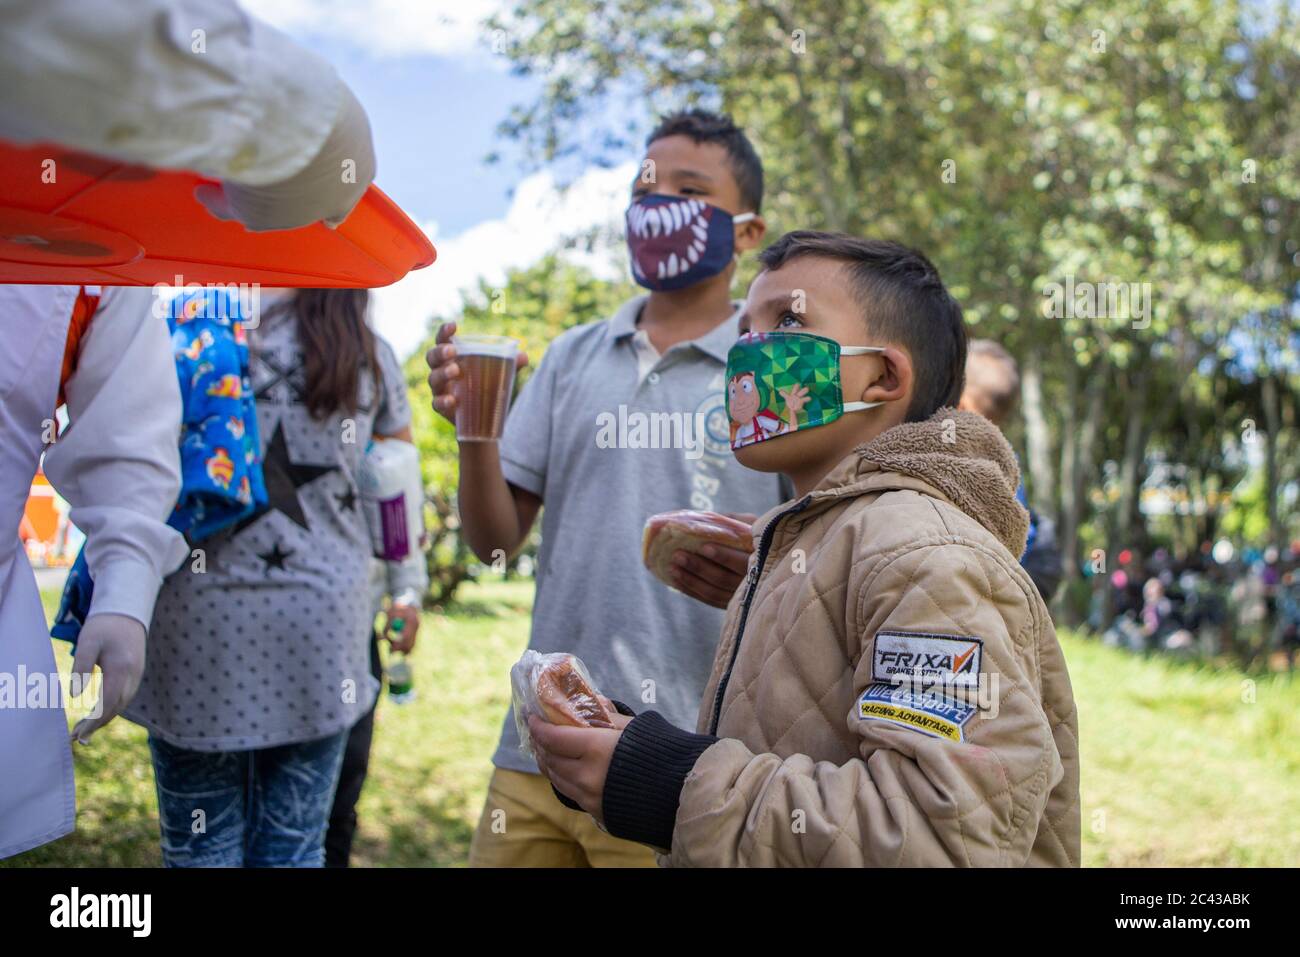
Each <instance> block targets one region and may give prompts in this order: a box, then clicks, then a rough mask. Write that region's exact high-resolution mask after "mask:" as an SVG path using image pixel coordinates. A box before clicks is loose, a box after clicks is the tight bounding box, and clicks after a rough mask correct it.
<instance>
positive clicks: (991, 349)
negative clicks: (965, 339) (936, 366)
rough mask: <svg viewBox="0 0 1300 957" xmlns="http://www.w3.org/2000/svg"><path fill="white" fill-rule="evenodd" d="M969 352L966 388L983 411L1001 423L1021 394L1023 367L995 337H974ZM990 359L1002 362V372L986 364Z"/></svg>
mask: <svg viewBox="0 0 1300 957" xmlns="http://www.w3.org/2000/svg"><path fill="white" fill-rule="evenodd" d="M966 353H967V355H966V391H967V392H968V393H971V396H969V397H968V398H974V399H975V400H976V405H978V406H979V411H980V413H981V414H982V415H983V416H984V417H985V418H986V419H989V420H991V421H992V422H993V423H994V424H995V425H999V426H1000V425H1001V424H1002V423H1003V422H1005V421H1006V420H1007V419H1008V418H1010V416H1011V413H1012V412H1014V411H1015V409H1016V402H1017V400H1019V398H1020V368H1019V367H1018V366H1017V365H1016V360H1015V357H1014V356H1012V355H1011V353H1010V352H1007V350H1006V349H1004V348H1003V347H1002V346H1001V345H999V344H998V343H996V342H994V341H993V340H992V339H972V340H971V341H970V344H969V345H968V346H967V347H966ZM976 359H981V360H984V362H983V363H979V362H975V361H974V360H976ZM988 362H993V363H996V364H997V365H998V366H1000V367H1001V370H1002V371H1001V374H1000V375H999V374H998V373H997V372H995V371H993V370H991V369H988V368H984V364H986V363H988Z"/></svg>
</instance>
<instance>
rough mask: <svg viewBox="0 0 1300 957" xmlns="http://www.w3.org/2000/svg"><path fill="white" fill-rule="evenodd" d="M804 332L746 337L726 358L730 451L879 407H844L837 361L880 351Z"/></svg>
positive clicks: (846, 404)
mask: <svg viewBox="0 0 1300 957" xmlns="http://www.w3.org/2000/svg"><path fill="white" fill-rule="evenodd" d="M884 351H885V350H884V349H883V348H882V347H880V346H841V345H840V344H839V343H838V342H836V341H835V340H834V339H827V338H825V337H824V336H815V335H813V334H812V333H808V332H751V333H749V334H747V335H743V336H741V337H740V338H739V339H738V340H737V341H736V344H735V345H734V346H732V347H731V351H730V352H729V353H728V354H727V393H726V403H727V416H728V417H729V418H730V419H731V448H732V449H733V450H735V449H742V448H744V447H745V446H746V445H753V444H754V443H755V442H762V441H764V440H766V439H771V438H775V437H777V436H779V435H786V434H788V433H790V432H796V431H798V430H799V429H811V428H813V427H815V426H818V425H827V424H828V423H831V422H834V421H835V420H836V419H838V418H840V416H842V415H844V413H846V412H860V411H862V410H863V409H872V408H875V407H876V406H878V405H883V404H884V403H881V402H845V401H844V393H843V390H842V388H841V386H840V357H841V356H857V355H865V354H867V353H870V352H884Z"/></svg>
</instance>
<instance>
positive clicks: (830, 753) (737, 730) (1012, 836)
mask: <svg viewBox="0 0 1300 957" xmlns="http://www.w3.org/2000/svg"><path fill="white" fill-rule="evenodd" d="M1018 482H1019V470H1018V468H1017V465H1016V460H1015V456H1014V454H1013V453H1012V451H1011V448H1010V446H1008V444H1007V442H1006V440H1005V439H1004V438H1003V437H1002V434H1001V433H1000V432H999V431H998V430H997V429H996V428H995V427H994V426H992V425H990V424H989V423H988V422H987V421H985V420H984V419H983V418H981V417H979V416H977V415H974V414H971V413H966V412H957V411H954V410H951V409H945V410H942V411H940V412H939V413H938V414H936V415H935V416H934V417H933V418H931V419H929V420H928V421H926V422H923V423H910V424H905V425H901V426H898V427H897V428H894V429H891V430H890V431H888V432H886V433H884V434H883V435H881V436H879V437H877V438H876V439H875V440H873V441H872V442H870V443H868V444H866V445H864V446H862V447H860V448H859V449H857V450H856V451H855V452H854V453H853V454H852V455H851V456H849V457H848V458H846V459H845V460H844V461H843V462H842V463H840V465H839V466H837V467H836V469H835V470H834V471H833V472H832V473H831V474H830V475H829V476H828V477H827V478H826V479H825V481H823V482H822V484H821V485H820V486H819V487H818V488H817V489H816V490H815V491H814V492H812V493H811V494H810V495H808V496H805V497H804V499H802V500H800V501H798V502H795V503H792V504H787V505H785V506H782V507H780V508H777V509H774V510H773V511H772V512H769V513H768V514H767V515H765V516H763V517H762V518H761V519H759V521H758V522H757V523H756V525H755V540H756V541H758V542H759V546H758V548H757V549H756V551H755V554H754V556H753V558H752V559H751V564H750V577H749V581H748V583H747V584H746V586H744V587H742V588H740V589H739V590H738V592H737V594H736V596H735V597H734V598H733V599H732V602H731V606H730V608H729V610H728V614H727V619H726V624H725V625H724V629H723V635H722V640H721V642H720V644H719V647H718V652H717V657H716V658H715V660H714V665H713V673H712V677H711V678H710V680H709V684H708V687H707V689H706V691H705V695H704V701H703V703H702V706H701V712H700V719H699V725H698V730H699V731H700V732H705V733H709V734H714V735H717V736H718V737H719V738H720V739H721V740H719V741H718V742H717V743H715V744H712V745H711V746H709V747H708V750H706V751H704V753H703V754H702V755H701V756H700V757H699V759H698V760H697V761H696V762H695V764H694V766H693V768H692V769H691V771H690V772H689V774H687V775H686V778H685V783H684V785H683V787H682V790H681V794H680V803H679V806H678V810H677V816H676V823H675V826H674V829H673V838H672V849H671V854H670V855H669V856H668V859H667V860H666V861H665V863H671V864H673V865H677V866H682V865H698V866H735V865H768V866H771V865H793V866H861V865H868V866H871V865H886V866H888V865H905V866H908V865H922V866H928V865H975V866H990V865H993V866H996V865H1024V864H1030V865H1052V866H1077V865H1078V864H1079V747H1078V724H1077V720H1076V715H1075V707H1074V697H1073V694H1072V692H1071V690H1070V678H1069V674H1068V673H1067V670H1066V666H1065V659H1064V657H1063V656H1062V653H1061V648H1060V645H1059V644H1058V643H1057V640H1056V633H1055V631H1054V629H1053V626H1052V622H1051V619H1050V617H1049V616H1048V612H1047V608H1046V607H1045V606H1044V605H1043V602H1042V599H1041V598H1040V597H1039V595H1038V592H1037V590H1036V589H1035V588H1034V585H1033V583H1032V582H1031V581H1030V579H1029V576H1028V575H1026V574H1025V572H1024V571H1023V570H1022V569H1021V567H1020V565H1019V563H1018V562H1017V556H1019V555H1020V554H1021V552H1022V551H1023V550H1024V545H1025V536H1026V530H1027V527H1028V515H1027V513H1026V512H1025V510H1024V509H1023V508H1022V507H1021V506H1020V505H1019V504H1018V503H1017V502H1016V500H1015V490H1016V486H1017V484H1018ZM759 530H762V532H761V535H760V531H759ZM918 666H919V670H918ZM976 676H978V677H976ZM719 691H720V693H719ZM954 701H955V702H957V703H958V704H960V705H961V707H954V705H953V702H954ZM967 706H969V707H967Z"/></svg>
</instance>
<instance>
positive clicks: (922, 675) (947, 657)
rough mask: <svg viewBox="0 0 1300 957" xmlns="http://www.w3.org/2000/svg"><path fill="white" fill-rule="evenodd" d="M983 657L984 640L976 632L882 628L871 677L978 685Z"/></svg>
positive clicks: (927, 683) (873, 651)
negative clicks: (969, 633)
mask: <svg viewBox="0 0 1300 957" xmlns="http://www.w3.org/2000/svg"><path fill="white" fill-rule="evenodd" d="M983 657H984V642H983V640H982V639H979V638H976V637H974V636H973V635H938V634H928V633H926V632H911V631H878V632H876V639H875V642H874V645H873V647H872V649H871V680H872V681H888V682H892V683H893V684H895V685H899V684H918V685H922V686H924V687H931V686H935V685H942V686H947V687H952V688H976V687H978V686H979V678H980V666H981V664H982V663H983V662H982V660H981V659H982V658H983Z"/></svg>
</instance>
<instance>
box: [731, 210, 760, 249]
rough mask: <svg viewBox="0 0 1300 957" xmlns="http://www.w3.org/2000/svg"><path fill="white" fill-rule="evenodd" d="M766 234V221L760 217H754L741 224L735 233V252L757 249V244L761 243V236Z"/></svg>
mask: <svg viewBox="0 0 1300 957" xmlns="http://www.w3.org/2000/svg"><path fill="white" fill-rule="evenodd" d="M766 232H767V221H766V220H764V219H763V217H762V216H755V217H754V218H753V219H751V220H749V221H747V222H744V223H741V224H740V228H739V229H738V230H737V231H736V250H737V252H745V251H746V250H750V249H757V248H758V244H759V243H761V242H762V241H763V236H764V234H765V233H766Z"/></svg>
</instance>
